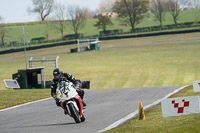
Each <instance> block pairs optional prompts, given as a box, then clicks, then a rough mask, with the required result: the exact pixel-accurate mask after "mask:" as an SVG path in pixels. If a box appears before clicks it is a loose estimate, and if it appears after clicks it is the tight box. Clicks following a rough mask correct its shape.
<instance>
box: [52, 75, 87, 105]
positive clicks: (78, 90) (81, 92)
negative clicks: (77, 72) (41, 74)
mask: <svg viewBox="0 0 200 133" xmlns="http://www.w3.org/2000/svg"><path fill="white" fill-rule="evenodd" d="M63 78H64V79H67V80H69V81H70V82H72V83H73V84H74V85H75V86H76V85H77V84H78V82H77V81H76V79H75V78H74V76H72V75H71V74H70V73H63ZM57 84H58V80H57V79H53V80H52V82H51V96H52V97H53V96H54V95H56V88H57ZM76 91H77V92H78V94H79V96H80V97H81V99H83V97H84V94H85V92H84V91H83V90H81V89H80V88H79V89H77V90H76ZM55 100H56V105H57V106H60V102H59V100H58V99H55Z"/></svg>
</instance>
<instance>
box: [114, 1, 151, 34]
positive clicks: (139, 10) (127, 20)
mask: <svg viewBox="0 0 200 133" xmlns="http://www.w3.org/2000/svg"><path fill="white" fill-rule="evenodd" d="M113 11H115V12H117V13H118V16H119V17H120V18H121V19H120V21H121V22H122V24H125V25H128V26H130V27H131V30H132V31H134V29H135V26H136V25H137V24H139V23H140V22H141V21H142V19H143V18H144V15H145V13H147V12H148V11H149V0H117V1H116V2H115V4H114V7H113Z"/></svg>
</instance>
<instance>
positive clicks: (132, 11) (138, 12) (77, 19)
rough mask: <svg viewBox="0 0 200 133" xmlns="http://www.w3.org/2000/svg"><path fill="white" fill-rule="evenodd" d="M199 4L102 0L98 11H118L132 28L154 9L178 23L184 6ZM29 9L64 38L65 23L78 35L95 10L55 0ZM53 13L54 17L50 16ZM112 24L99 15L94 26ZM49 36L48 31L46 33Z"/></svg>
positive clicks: (38, 0)
mask: <svg viewBox="0 0 200 133" xmlns="http://www.w3.org/2000/svg"><path fill="white" fill-rule="evenodd" d="M190 8H196V9H199V8H200V0H190V1H188V0H102V2H101V4H100V5H99V9H98V10H97V11H96V12H116V13H117V14H118V20H119V21H120V22H121V24H123V25H126V26H129V27H130V29H131V31H134V29H135V27H136V26H137V25H138V24H140V23H141V21H142V20H143V19H144V17H145V16H147V15H148V14H149V13H153V14H154V16H155V20H156V21H159V22H160V27H162V25H163V22H164V21H165V17H166V13H167V12H169V13H170V14H171V16H172V18H173V21H174V24H175V25H177V24H178V20H179V16H180V12H181V10H183V9H190ZM27 11H28V12H29V13H34V14H37V15H38V16H39V18H40V20H41V21H48V22H49V24H50V25H51V27H53V28H54V29H56V30H58V31H59V32H60V33H61V38H62V39H63V38H64V31H65V30H66V25H70V27H71V29H72V30H73V31H74V34H75V35H76V37H77V38H78V34H79V33H78V32H79V30H80V29H81V28H83V27H84V26H85V24H86V20H87V19H88V18H89V17H92V16H93V15H94V12H92V11H90V10H89V9H87V8H80V7H79V6H68V7H66V6H64V5H61V4H57V3H55V0H32V6H31V7H28V8H27ZM50 16H51V17H50ZM3 23H4V20H3V18H2V17H0V39H1V43H2V44H4V38H5V37H6V28H4V27H3V26H2V25H1V24H3ZM109 25H113V23H112V21H111V19H110V17H108V16H100V17H99V18H98V21H97V22H96V24H95V25H94V26H96V27H97V28H98V29H102V31H106V29H107V27H108V26H109ZM47 37H48V35H47Z"/></svg>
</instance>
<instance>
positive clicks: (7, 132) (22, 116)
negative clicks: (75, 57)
mask: <svg viewBox="0 0 200 133" xmlns="http://www.w3.org/2000/svg"><path fill="white" fill-rule="evenodd" d="M177 89H180V86H179V87H151V88H127V89H103V90H86V94H85V98H84V99H85V102H86V103H87V108H86V110H85V116H86V121H85V122H83V123H80V124H76V123H75V122H74V120H73V119H72V118H70V117H69V116H65V115H64V113H63V110H62V109H61V108H59V107H57V106H56V105H55V102H54V100H53V99H52V98H50V99H46V100H43V101H40V102H34V103H31V104H27V105H24V106H20V107H17V108H13V109H8V110H0V133H55V132H58V133H95V132H99V131H102V130H103V129H105V128H106V127H108V126H109V125H111V124H113V123H115V122H116V121H118V120H120V119H122V118H124V117H126V116H127V115H129V114H130V113H132V112H134V111H136V110H137V109H138V107H139V101H142V103H143V106H147V105H149V104H152V103H153V102H155V101H158V100H159V99H162V98H163V97H166V95H168V94H170V93H172V92H174V91H175V90H177Z"/></svg>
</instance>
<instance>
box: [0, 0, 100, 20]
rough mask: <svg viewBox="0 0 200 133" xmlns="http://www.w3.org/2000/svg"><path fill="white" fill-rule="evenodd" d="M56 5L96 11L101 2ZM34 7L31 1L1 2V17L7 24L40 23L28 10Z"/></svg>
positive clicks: (85, 0) (75, 0)
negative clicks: (76, 6)
mask: <svg viewBox="0 0 200 133" xmlns="http://www.w3.org/2000/svg"><path fill="white" fill-rule="evenodd" d="M55 1H56V3H60V4H64V5H66V6H68V5H79V6H80V7H87V8H89V9H90V10H96V9H97V8H98V7H99V4H100V2H101V0H55ZM28 7H32V1H31V0H0V16H1V17H3V18H4V21H5V23H17V22H32V21H38V17H37V16H36V15H33V14H32V15H31V14H28V12H27V8H28Z"/></svg>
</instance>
